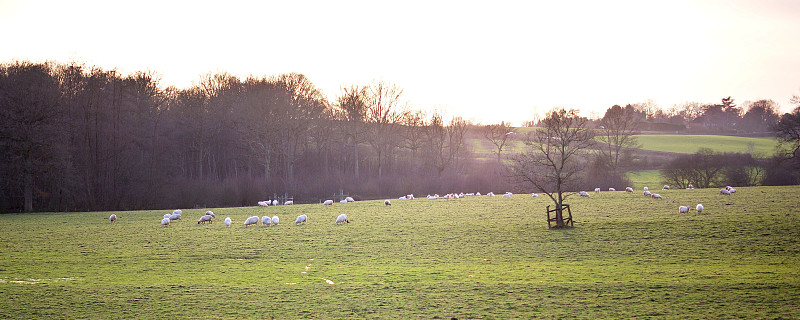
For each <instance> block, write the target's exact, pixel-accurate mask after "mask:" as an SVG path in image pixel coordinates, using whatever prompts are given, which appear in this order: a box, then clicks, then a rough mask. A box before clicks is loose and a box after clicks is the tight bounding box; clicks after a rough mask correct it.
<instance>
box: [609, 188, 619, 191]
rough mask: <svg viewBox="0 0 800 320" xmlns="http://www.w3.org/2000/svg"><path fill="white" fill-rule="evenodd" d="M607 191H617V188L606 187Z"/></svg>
mask: <svg viewBox="0 0 800 320" xmlns="http://www.w3.org/2000/svg"><path fill="white" fill-rule="evenodd" d="M608 191H617V189H614V188H608Z"/></svg>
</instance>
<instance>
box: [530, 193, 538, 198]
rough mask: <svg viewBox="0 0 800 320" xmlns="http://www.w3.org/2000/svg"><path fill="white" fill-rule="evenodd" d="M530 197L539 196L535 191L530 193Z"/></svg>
mask: <svg viewBox="0 0 800 320" xmlns="http://www.w3.org/2000/svg"><path fill="white" fill-rule="evenodd" d="M531 197H534V198H538V197H539V195H538V194H536V192H534V193H531Z"/></svg>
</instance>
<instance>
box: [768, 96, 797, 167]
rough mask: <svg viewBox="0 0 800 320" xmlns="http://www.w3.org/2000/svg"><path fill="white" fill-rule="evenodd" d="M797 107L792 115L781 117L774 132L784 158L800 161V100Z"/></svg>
mask: <svg viewBox="0 0 800 320" xmlns="http://www.w3.org/2000/svg"><path fill="white" fill-rule="evenodd" d="M795 99H797V101H798V102H797V107H796V108H795V109H794V110H792V112H791V113H786V114H784V115H782V116H781V119H780V121H778V124H777V125H775V128H774V131H775V134H776V135H777V136H778V141H779V142H780V146H781V150H782V152H783V158H785V159H795V160H797V159H800V98H797V96H795Z"/></svg>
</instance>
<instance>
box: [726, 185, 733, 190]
mask: <svg viewBox="0 0 800 320" xmlns="http://www.w3.org/2000/svg"><path fill="white" fill-rule="evenodd" d="M731 188H733V187H731V186H725V190H728V191H731Z"/></svg>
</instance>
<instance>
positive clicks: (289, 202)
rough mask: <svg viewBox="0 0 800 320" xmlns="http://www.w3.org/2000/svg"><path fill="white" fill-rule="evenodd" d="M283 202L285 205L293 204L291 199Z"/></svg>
mask: <svg viewBox="0 0 800 320" xmlns="http://www.w3.org/2000/svg"><path fill="white" fill-rule="evenodd" d="M283 204H284V205H287V206H291V205H293V204H294V201H292V200H289V201H286V202H284V203H283Z"/></svg>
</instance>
